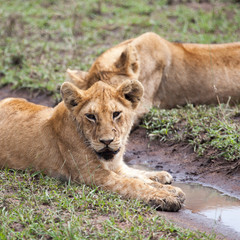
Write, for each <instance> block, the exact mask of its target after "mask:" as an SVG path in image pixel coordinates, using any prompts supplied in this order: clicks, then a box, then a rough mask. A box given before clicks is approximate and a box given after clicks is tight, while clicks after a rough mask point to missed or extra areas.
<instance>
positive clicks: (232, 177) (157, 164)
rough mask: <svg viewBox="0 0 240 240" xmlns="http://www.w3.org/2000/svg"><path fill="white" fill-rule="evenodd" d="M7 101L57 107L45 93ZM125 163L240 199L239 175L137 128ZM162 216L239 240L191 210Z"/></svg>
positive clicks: (2, 92) (6, 93)
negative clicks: (164, 173)
mask: <svg viewBox="0 0 240 240" xmlns="http://www.w3.org/2000/svg"><path fill="white" fill-rule="evenodd" d="M6 97H22V98H25V99H27V100H29V101H31V102H34V103H38V104H42V105H46V106H54V105H55V103H56V102H55V100H53V98H52V97H51V96H50V95H48V94H46V93H43V92H39V91H34V92H31V93H30V92H28V91H27V90H26V89H22V90H17V91H16V90H15V91H14V90H11V87H10V86H5V87H3V88H1V89H0V100H1V99H3V98H6ZM125 161H126V162H127V163H128V164H130V165H135V166H138V167H139V165H141V166H144V167H148V168H152V169H156V170H166V171H168V172H170V173H171V174H172V175H173V177H174V179H175V181H179V182H189V181H190V182H198V183H202V184H204V185H207V186H212V187H214V188H216V189H219V190H221V191H222V192H223V193H226V194H228V195H231V196H235V197H237V198H239V199H240V174H239V172H232V173H227V172H226V170H225V169H226V168H225V166H224V164H221V163H220V164H219V163H215V162H213V161H209V160H208V158H207V157H206V158H204V157H201V158H200V157H198V156H197V155H196V154H195V153H194V152H193V149H192V147H191V146H189V145H187V144H186V143H177V144H176V143H174V144H173V143H172V144H170V143H161V142H159V141H158V140H152V141H150V140H149V138H148V137H147V134H146V131H145V130H144V129H143V128H137V129H135V130H134V131H133V132H132V133H131V135H130V138H129V142H128V145H127V151H126V154H125ZM159 214H160V215H162V216H164V217H165V218H166V219H170V220H172V221H174V222H175V223H177V224H178V225H180V226H182V227H187V228H190V229H195V230H201V231H206V232H207V233H212V232H216V233H217V234H219V239H240V233H239V232H238V233H237V232H235V231H234V230H231V229H229V228H227V227H225V226H223V225H222V224H220V223H216V222H215V221H214V220H210V219H207V218H206V217H204V216H201V215H199V214H193V213H192V212H191V211H190V210H188V209H183V210H181V211H179V212H178V213H167V212H159Z"/></svg>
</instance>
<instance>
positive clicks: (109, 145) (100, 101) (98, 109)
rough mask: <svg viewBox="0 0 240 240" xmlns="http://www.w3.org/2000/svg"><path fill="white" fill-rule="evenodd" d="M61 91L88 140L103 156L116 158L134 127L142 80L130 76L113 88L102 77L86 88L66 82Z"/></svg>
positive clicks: (141, 93)
mask: <svg viewBox="0 0 240 240" xmlns="http://www.w3.org/2000/svg"><path fill="white" fill-rule="evenodd" d="M61 95H62V98H63V101H64V103H65V105H66V107H67V108H68V110H69V111H70V114H71V115H72V117H73V118H74V120H75V121H76V123H77V126H78V129H79V131H80V133H81V134H82V135H83V136H84V138H85V140H86V144H87V145H89V146H90V148H92V149H93V150H94V151H95V152H96V153H97V155H98V156H99V157H100V158H101V159H105V160H111V159H113V158H114V156H115V155H116V154H117V153H118V152H119V151H120V150H121V148H123V147H124V145H125V143H126V140H127V137H128V134H129V131H130V129H131V127H132V122H133V110H134V109H136V107H137V106H138V103H139V101H140V99H141V97H142V95H143V87H142V85H141V83H140V82H139V81H137V80H128V81H125V82H124V83H122V84H121V85H120V86H119V87H117V88H113V87H111V86H110V85H108V84H106V83H104V82H101V81H100V82H97V83H95V84H94V85H93V86H92V87H91V88H89V89H88V90H85V91H84V90H80V89H79V88H77V87H76V86H74V85H73V84H71V83H67V82H66V83H63V84H62V86H61Z"/></svg>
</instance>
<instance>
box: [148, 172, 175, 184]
mask: <svg viewBox="0 0 240 240" xmlns="http://www.w3.org/2000/svg"><path fill="white" fill-rule="evenodd" d="M148 177H149V178H150V179H151V180H152V181H155V182H159V183H162V184H171V183H172V182H173V177H172V176H171V174H169V173H168V172H166V171H161V172H150V173H149V176H148Z"/></svg>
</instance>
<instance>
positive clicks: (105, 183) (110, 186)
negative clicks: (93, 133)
mask: <svg viewBox="0 0 240 240" xmlns="http://www.w3.org/2000/svg"><path fill="white" fill-rule="evenodd" d="M85 182H86V181H85ZM87 183H88V184H91V183H94V184H95V185H97V186H100V187H102V188H103V189H106V190H110V191H112V192H116V193H118V194H120V195H122V196H124V197H128V198H132V199H139V200H143V201H144V202H146V203H149V204H151V205H153V206H154V207H156V208H158V209H159V210H164V211H178V210H179V209H180V208H181V206H182V203H183V199H184V193H183V192H181V196H180V194H179V192H174V191H168V189H165V188H164V187H163V188H158V189H157V188H156V187H155V186H150V185H149V184H147V183H145V182H144V181H142V180H140V179H134V178H128V177H123V176H121V175H118V174H116V173H114V172H112V171H108V170H105V169H99V170H97V171H95V173H94V174H93V175H92V177H91V180H90V178H88V180H87Z"/></svg>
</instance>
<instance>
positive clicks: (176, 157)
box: [125, 128, 240, 240]
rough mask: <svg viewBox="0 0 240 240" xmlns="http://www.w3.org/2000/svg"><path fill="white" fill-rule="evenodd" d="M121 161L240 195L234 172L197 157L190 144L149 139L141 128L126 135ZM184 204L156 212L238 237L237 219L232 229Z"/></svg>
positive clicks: (239, 179) (193, 226)
mask: <svg viewBox="0 0 240 240" xmlns="http://www.w3.org/2000/svg"><path fill="white" fill-rule="evenodd" d="M125 161H126V162H127V163H128V164H129V165H133V167H142V168H144V167H145V168H150V169H155V170H160V171H161V170H165V171H168V172H170V173H171V174H172V175H173V177H174V179H175V181H176V182H181V183H188V182H191V183H200V184H202V185H204V186H210V187H212V188H214V189H217V190H219V191H221V192H222V193H224V194H227V195H229V196H232V197H235V198H238V199H240V175H239V174H238V173H235V174H231V175H230V174H226V173H225V172H224V171H222V170H220V169H221V168H219V166H216V165H215V164H210V163H208V161H207V159H204V158H199V157H197V155H196V154H195V153H194V152H193V150H192V148H191V147H190V146H187V145H184V144H179V143H178V144H166V143H160V142H159V141H158V140H153V141H150V140H149V139H148V137H147V135H146V131H145V130H144V129H142V128H138V129H136V130H135V131H134V132H133V133H132V134H131V135H130V138H129V142H128V145H127V151H126V154H125ZM202 204H207V203H202ZM187 207H188V206H186V207H185V208H184V209H182V210H181V211H179V212H178V213H168V212H159V214H160V215H161V216H164V217H165V218H166V219H170V220H172V221H174V222H175V223H176V224H178V225H179V226H181V227H185V228H190V229H194V230H200V231H205V232H207V233H216V234H217V235H218V238H219V239H234V240H235V239H240V221H239V230H238V231H236V230H234V229H233V228H231V227H228V226H226V225H224V224H222V223H221V222H220V221H216V220H213V219H209V218H207V217H206V216H204V215H202V214H198V213H193V212H192V211H191V210H190V209H188V208H187ZM198 207H199V208H204V207H205V206H198Z"/></svg>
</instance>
